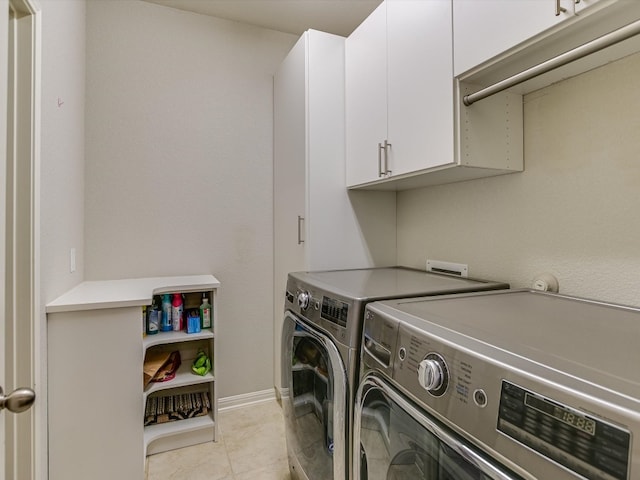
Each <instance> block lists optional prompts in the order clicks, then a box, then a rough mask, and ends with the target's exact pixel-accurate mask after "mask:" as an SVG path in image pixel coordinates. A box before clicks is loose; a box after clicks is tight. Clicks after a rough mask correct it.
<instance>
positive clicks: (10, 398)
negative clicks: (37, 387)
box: [0, 387, 36, 413]
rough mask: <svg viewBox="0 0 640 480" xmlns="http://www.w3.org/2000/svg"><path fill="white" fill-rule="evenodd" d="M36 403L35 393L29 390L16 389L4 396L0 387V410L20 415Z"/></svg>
mask: <svg viewBox="0 0 640 480" xmlns="http://www.w3.org/2000/svg"><path fill="white" fill-rule="evenodd" d="M35 401H36V392H34V391H33V390H31V389H30V388H18V389H16V390H14V391H13V392H11V393H10V394H9V395H7V396H5V395H4V391H3V390H2V387H0V410H2V409H4V408H6V409H7V410H9V411H10V412H13V413H20V412H24V411H25V410H29V408H31V405H33V402H35Z"/></svg>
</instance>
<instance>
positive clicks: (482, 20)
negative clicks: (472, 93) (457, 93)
mask: <svg viewBox="0 0 640 480" xmlns="http://www.w3.org/2000/svg"><path fill="white" fill-rule="evenodd" d="M581 1H587V2H591V3H593V2H594V1H596V0H581ZM574 2H575V0H482V1H479V0H453V20H454V29H453V32H454V35H453V43H454V46H455V56H454V74H455V75H456V76H458V75H460V74H462V73H464V72H465V71H467V70H469V69H471V68H473V67H475V66H476V65H479V64H481V63H483V62H484V61H486V60H489V59H490V58H492V57H494V56H495V55H498V54H499V53H502V52H504V51H506V50H508V49H509V48H511V47H513V46H515V45H518V44H519V43H521V42H524V41H525V40H528V39H529V38H532V37H534V36H535V35H537V34H538V33H540V32H543V31H545V30H548V29H549V28H552V27H554V26H556V25H558V24H560V23H561V22H562V21H564V20H567V19H568V18H571V17H573V15H574V11H575V10H574V8H575V7H574V5H575V3H574Z"/></svg>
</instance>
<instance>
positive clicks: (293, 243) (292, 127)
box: [273, 34, 307, 298]
mask: <svg viewBox="0 0 640 480" xmlns="http://www.w3.org/2000/svg"><path fill="white" fill-rule="evenodd" d="M306 41H307V36H306V34H305V35H304V36H303V37H302V38H301V39H300V40H299V41H298V43H297V44H296V45H295V47H294V48H293V49H292V50H291V52H290V53H289V55H288V56H287V57H286V58H285V60H284V61H283V62H282V64H281V66H280V68H279V69H278V71H277V72H276V74H275V78H274V180H273V183H274V185H273V186H274V242H275V246H276V250H275V257H276V258H275V260H276V265H281V266H282V269H283V270H284V276H283V278H284V281H286V273H287V272H289V271H293V270H300V269H303V268H304V264H305V262H304V243H301V242H300V241H301V240H303V238H302V237H303V236H304V232H303V231H302V228H303V226H304V225H303V222H304V220H299V219H298V218H299V217H302V218H304V216H305V202H306V201H305V182H306V158H307V151H306V150H307V148H306V141H305V140H306V124H307V118H306V68H305V62H306ZM276 274H278V277H279V279H280V277H281V276H282V272H276ZM280 280H281V279H280ZM279 283H282V282H279ZM282 291H283V292H284V284H282ZM282 298H284V294H283V296H282Z"/></svg>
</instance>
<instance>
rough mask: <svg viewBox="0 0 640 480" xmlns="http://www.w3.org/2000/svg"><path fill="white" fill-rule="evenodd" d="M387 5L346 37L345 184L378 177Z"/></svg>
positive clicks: (383, 131)
mask: <svg viewBox="0 0 640 480" xmlns="http://www.w3.org/2000/svg"><path fill="white" fill-rule="evenodd" d="M386 21H387V5H386V2H385V3H382V4H381V5H380V6H379V7H378V8H377V9H376V10H374V12H373V13H372V14H371V15H370V16H369V17H367V19H366V20H365V21H364V22H363V23H362V24H361V25H360V26H359V27H358V28H357V29H356V30H355V31H354V32H353V33H352V34H351V35H350V36H349V38H347V41H346V52H345V68H346V72H345V77H346V131H347V138H346V152H347V185H348V186H353V185H358V184H361V183H367V182H373V181H375V180H378V179H379V178H380V177H379V168H378V153H379V152H378V143H382V142H384V141H385V139H386V138H387V54H386V51H387V49H386V38H387V36H386Z"/></svg>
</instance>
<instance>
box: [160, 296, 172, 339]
mask: <svg viewBox="0 0 640 480" xmlns="http://www.w3.org/2000/svg"><path fill="white" fill-rule="evenodd" d="M160 330H161V331H162V332H169V331H171V330H173V325H172V324H171V295H170V294H168V293H165V294H164V295H163V296H162V320H161V321H160Z"/></svg>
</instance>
